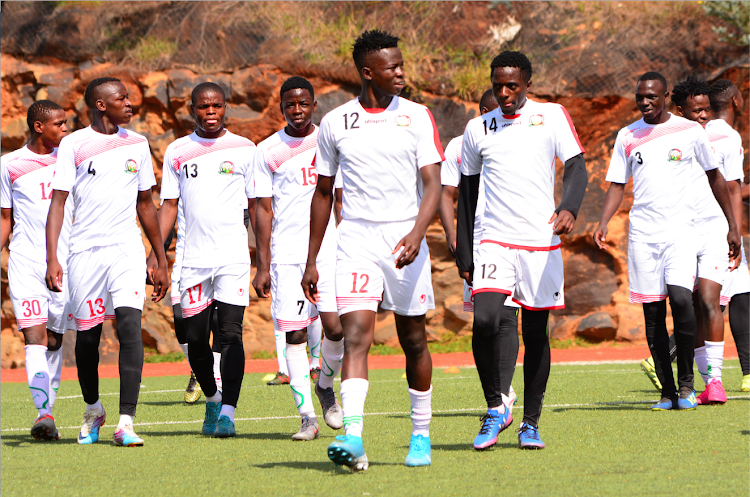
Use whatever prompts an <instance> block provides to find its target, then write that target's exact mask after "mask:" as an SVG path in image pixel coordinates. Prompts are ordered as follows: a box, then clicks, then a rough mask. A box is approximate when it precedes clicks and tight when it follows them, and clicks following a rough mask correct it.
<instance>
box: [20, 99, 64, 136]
mask: <svg viewBox="0 0 750 497" xmlns="http://www.w3.org/2000/svg"><path fill="white" fill-rule="evenodd" d="M56 110H63V108H62V107H60V106H59V105H58V104H56V103H55V102H53V101H52V100H37V101H36V102H34V103H33V104H31V107H29V110H28V112H26V124H28V125H29V131H31V132H32V133H33V132H34V123H35V122H37V121H40V122H43V123H44V122H47V120H48V119H49V118H50V116H51V115H52V112H54V111H56Z"/></svg>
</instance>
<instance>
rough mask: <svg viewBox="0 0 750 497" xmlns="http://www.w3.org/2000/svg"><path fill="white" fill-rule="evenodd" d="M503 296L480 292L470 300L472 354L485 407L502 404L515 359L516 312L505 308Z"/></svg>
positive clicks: (510, 308)
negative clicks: (472, 305)
mask: <svg viewBox="0 0 750 497" xmlns="http://www.w3.org/2000/svg"><path fill="white" fill-rule="evenodd" d="M505 299H506V295H504V294H502V293H492V292H483V293H478V294H476V295H475V296H474V329H473V335H472V340H471V344H472V350H473V352H474V362H475V363H476V365H477V372H478V373H479V379H480V381H481V383H482V390H483V391H484V398H485V400H486V401H487V407H497V406H499V405H500V404H502V402H503V400H502V395H501V394H505V395H508V392H509V391H510V384H511V381H512V380H513V373H514V372H515V368H516V359H517V358H518V310H517V309H515V308H512V307H507V306H505V305H504V304H505Z"/></svg>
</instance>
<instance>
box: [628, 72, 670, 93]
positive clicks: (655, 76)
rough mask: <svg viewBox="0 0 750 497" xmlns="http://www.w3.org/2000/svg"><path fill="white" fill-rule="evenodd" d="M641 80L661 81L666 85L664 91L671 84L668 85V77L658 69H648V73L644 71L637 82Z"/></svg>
mask: <svg viewBox="0 0 750 497" xmlns="http://www.w3.org/2000/svg"><path fill="white" fill-rule="evenodd" d="M641 81H661V84H663V85H664V91H667V90H668V89H669V86H667V78H665V77H664V76H662V75H661V73H659V72H656V71H648V72H646V73H643V75H642V76H641V77H640V78H638V81H637V82H636V84H638V83H640V82H641Z"/></svg>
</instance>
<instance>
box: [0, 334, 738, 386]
mask: <svg viewBox="0 0 750 497" xmlns="http://www.w3.org/2000/svg"><path fill="white" fill-rule="evenodd" d="M649 355H650V354H649V350H648V346H646V345H623V346H616V347H613V346H611V345H600V346H598V347H585V348H583V347H577V348H571V349H552V363H561V362H612V361H640V360H642V359H645V358H646V357H648V356H649ZM518 358H519V360H521V361H522V360H523V348H521V352H520V353H519V355H518ZM724 358H725V359H736V358H737V348H736V347H735V345H734V343H733V342H730V343H727V344H726V346H725V348H724ZM368 363H369V368H370V369H404V368H405V367H406V359H405V358H404V356H402V355H390V356H370V357H369V358H368ZM432 366H433V367H434V368H446V367H449V366H458V367H461V366H471V367H473V366H474V357H473V355H472V353H471V352H457V353H453V354H432ZM277 367H278V363H277V361H276V359H252V360H247V361H245V372H246V373H273V372H275V371H276V369H277ZM189 374H190V366H188V363H187V362H164V363H159V364H144V366H143V376H183V375H185V376H187V375H189ZM118 376H119V374H118V371H117V366H100V367H99V377H100V378H117V377H118ZM62 379H63V380H76V379H78V373H77V370H76V368H63V370H62ZM0 381H2V383H25V382H26V381H27V380H26V369H25V368H24V369H3V370H2V371H0Z"/></svg>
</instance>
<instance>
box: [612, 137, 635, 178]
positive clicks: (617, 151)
mask: <svg viewBox="0 0 750 497" xmlns="http://www.w3.org/2000/svg"><path fill="white" fill-rule="evenodd" d="M622 135H623V132H622V131H620V132H619V133H617V139H616V140H615V146H614V149H613V150H612V158H611V159H610V160H609V169H607V179H606V180H607V181H609V182H610V183H620V184H623V185H624V184H625V183H627V182H628V180H629V179H630V176H631V175H632V174H633V171H632V169H631V168H630V162H629V161H628V158H627V157H626V156H625V144H624V143H623V139H622Z"/></svg>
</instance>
